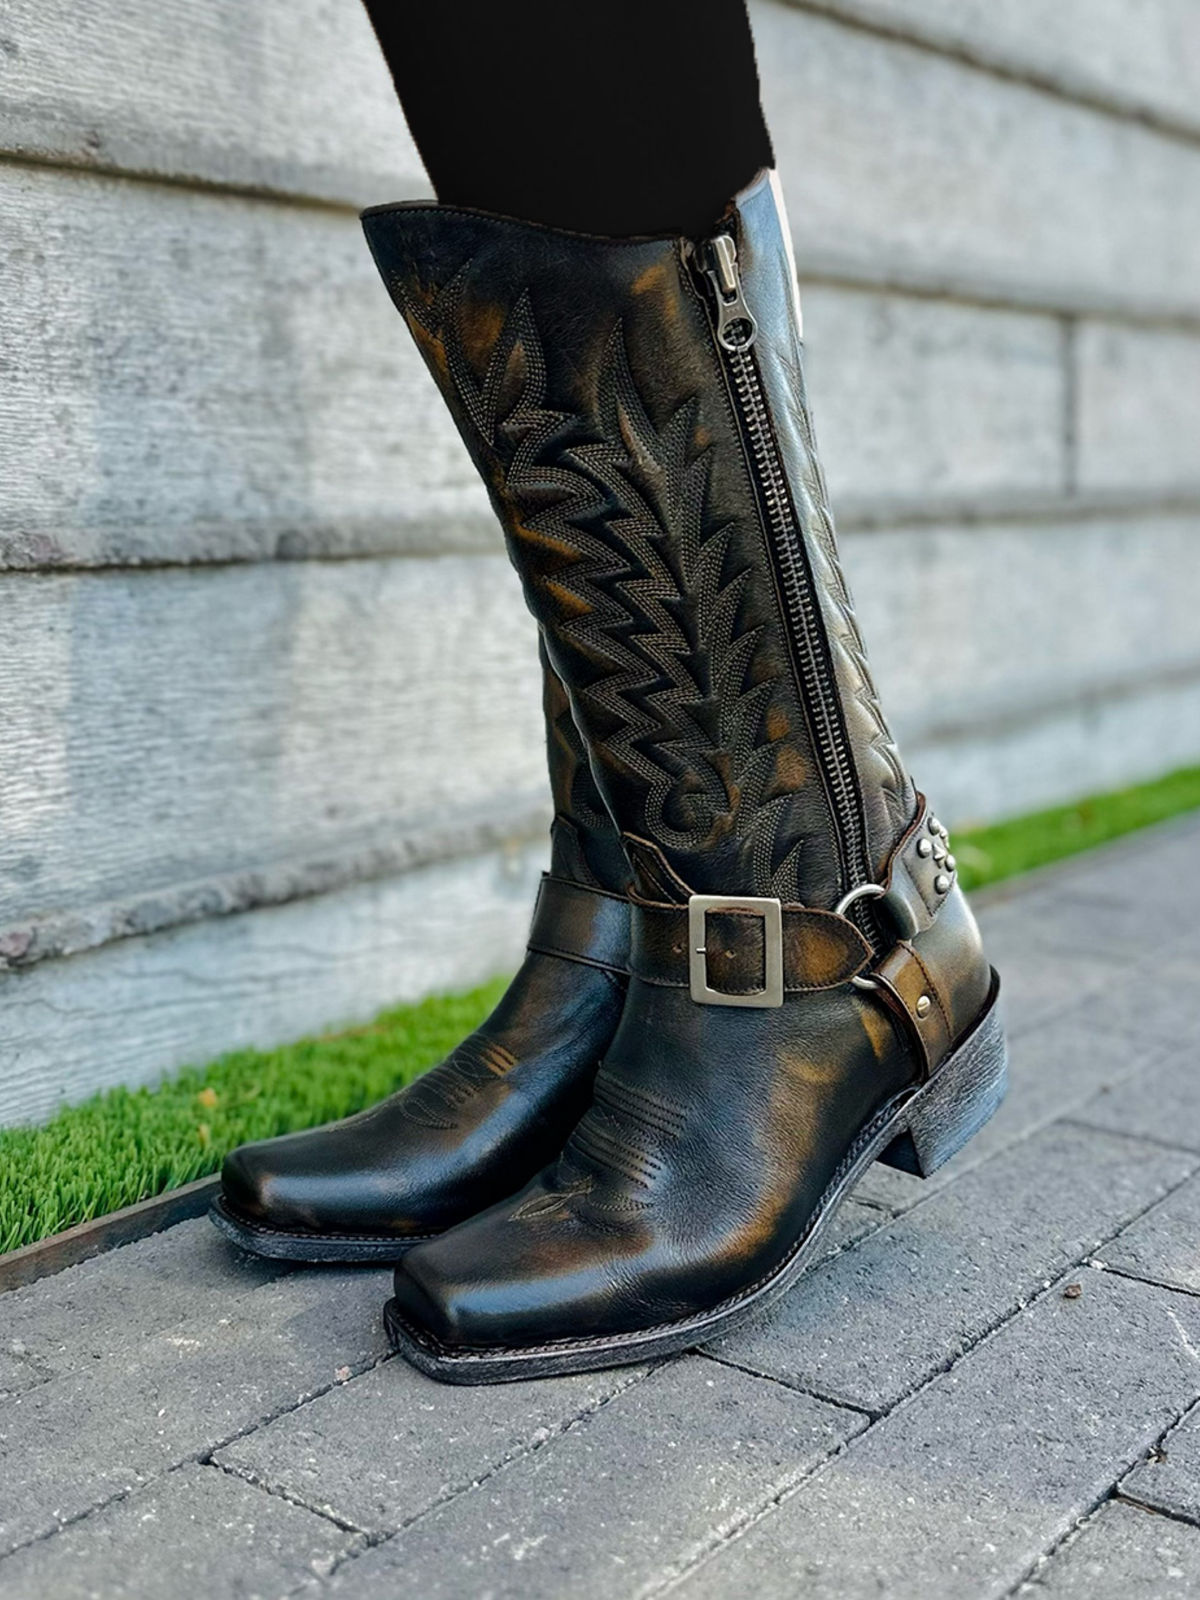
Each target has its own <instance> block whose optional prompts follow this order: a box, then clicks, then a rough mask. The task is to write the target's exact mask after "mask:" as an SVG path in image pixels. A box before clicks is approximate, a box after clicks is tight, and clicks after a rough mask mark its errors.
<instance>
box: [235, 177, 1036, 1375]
mask: <svg viewBox="0 0 1200 1600" xmlns="http://www.w3.org/2000/svg"><path fill="white" fill-rule="evenodd" d="M364 223H365V227H366V231H367V237H368V240H369V242H370V245H371V249H372V251H373V253H374V255H375V259H376V262H377V264H378V265H379V268H380V270H381V272H382V274H383V277H384V279H385V282H386V283H387V286H388V289H389V290H390V292H391V294H392V297H393V299H394V300H395V302H396V304H397V306H398V307H399V309H400V311H401V312H402V314H403V316H404V318H405V320H406V321H407V323H408V325H409V328H410V330H411V331H412V333H413V336H414V337H415V339H416V340H417V343H418V345H419V346H420V348H421V351H422V354H423V355H424V357H425V359H426V361H427V363H428V365H429V367H430V369H431V371H432V372H433V375H434V377H435V379H436V381H437V383H438V385H439V387H440V388H441V390H442V392H443V394H444V395H445V397H446V399H447V401H448V403H449V405H450V408H451V410H452V412H453V414H454V417H455V420H456V421H457V423H458V426H459V428H460V430H461V432H462V434H463V437H464V438H465V440H466V442H467V445H468V447H469V448H470V450H471V453H472V455H473V457H474V460H475V462H476V464H477V466H478V468H479V470H480V472H481V473H482V475H483V477H484V480H485V481H486V483H487V485H488V487H489V490H490V492H491V496H492V499H493V502H494V504H495V506H496V509H497V511H498V513H499V515H500V517H501V520H502V522H503V524H504V527H505V531H506V535H507V539H508V544H509V550H510V553H511V555H512V559H513V561H514V563H515V565H516V567H517V569H518V571H519V573H520V575H521V578H522V581H523V583H524V587H525V592H526V597H527V600H528V603H529V605H530V607H531V609H532V610H533V613H534V615H535V617H536V618H537V621H538V623H539V625H540V629H541V636H542V641H543V648H544V652H545V659H546V707H547V718H548V724H549V743H550V752H551V778H552V784H553V789H554V796H555V803H556V811H557V817H556V820H555V823H554V832H553V859H552V865H551V869H550V872H549V874H548V875H547V876H546V878H545V879H544V881H543V884H542V888H541V893H540V896H539V900H538V905H537V910H536V912H535V915H534V921H533V930H532V934H531V937H530V942H529V952H528V954H527V956H526V958H525V962H524V965H523V966H522V968H521V970H520V972H519V973H518V975H517V977H516V979H515V980H514V982H513V985H512V987H511V988H510V989H509V991H508V993H507V994H506V995H505V997H504V999H503V1000H502V1001H501V1002H500V1005H499V1006H498V1008H497V1009H496V1011H495V1012H494V1013H493V1014H492V1016H491V1017H490V1018H489V1019H488V1020H487V1021H486V1022H485V1023H484V1024H483V1026H482V1027H481V1028H480V1029H479V1030H478V1031H477V1032H476V1033H475V1034H473V1035H472V1036H471V1037H470V1038H469V1039H467V1040H466V1041H465V1042H464V1043H463V1044H462V1045H460V1046H459V1047H458V1049H457V1050H455V1051H454V1053H453V1054H452V1055H451V1056H450V1058H449V1059H448V1060H447V1061H445V1062H443V1063H442V1064H441V1065H440V1066H438V1067H436V1068H434V1069H433V1071H431V1072H430V1073H428V1074H427V1075H426V1076H425V1077H423V1078H422V1079H420V1080H419V1081H418V1082H416V1083H415V1084H413V1085H412V1086H410V1087H409V1088H407V1089H405V1090H403V1091H402V1092H401V1093H399V1094H397V1095H395V1096H393V1097H392V1098H391V1099H390V1100H388V1101H385V1102H384V1103H383V1104H382V1105H380V1106H377V1107H375V1108H374V1109H373V1110H370V1111H367V1112H365V1113H363V1114H362V1115H360V1116H357V1117H353V1118H350V1119H349V1120H348V1121H345V1122H342V1123H338V1124H335V1125H333V1126H331V1127H329V1128H325V1129H318V1130H316V1131H314V1132H311V1133H304V1134H299V1135H295V1136H291V1137H287V1138H283V1139H275V1140H271V1141H269V1142H267V1143H264V1144H258V1145H251V1146H247V1147H245V1148H243V1149H241V1150H239V1151H237V1152H235V1153H234V1154H233V1155H232V1156H231V1157H230V1158H229V1160H228V1162H227V1163H226V1167H225V1174H224V1198H223V1200H222V1201H221V1202H219V1205H218V1209H217V1212H216V1218H217V1221H218V1224H219V1225H220V1226H221V1227H222V1228H223V1229H224V1230H225V1231H226V1232H227V1233H229V1234H230V1235H231V1236H232V1237H233V1238H234V1239H235V1240H236V1241H237V1242H238V1243H239V1244H242V1245H244V1246H245V1247H247V1248H249V1249H251V1250H255V1251H258V1252H260V1253H263V1254H267V1255H278V1256H286V1257H291V1258H296V1259H300V1260H315V1261H362V1260H375V1259H378V1260H394V1259H396V1258H397V1257H400V1256H402V1257H403V1259H402V1260H401V1263H400V1265H399V1266H398V1267H397V1270H396V1280H395V1298H394V1299H393V1300H392V1301H391V1302H390V1303H389V1306H388V1308H387V1321H388V1327H389V1330H390V1333H391V1337H392V1340H393V1342H394V1344H395V1345H396V1347H397V1348H398V1349H399V1350H400V1351H401V1352H402V1353H403V1354H404V1355H405V1356H407V1357H408V1358H409V1360H411V1361H412V1362H413V1363H415V1365H417V1366H418V1367H420V1368H421V1369H422V1370H424V1371H426V1372H428V1373H430V1374H432V1375H433V1376H435V1377H437V1378H441V1379H445V1380H448V1381H450V1382H456V1383H478V1382H494V1381H499V1380H504V1379H511V1378H522V1377H534V1376H541V1375H547V1374H552V1373H566V1372H577V1371H581V1370H584V1369H587V1368H594V1367H602V1366H611V1365H615V1364H617V1363H621V1362H632V1361H642V1360H645V1359H647V1358H650V1357H655V1356H661V1355H665V1354H668V1353H670V1352H673V1351H676V1350H681V1349H685V1348H687V1347H689V1346H691V1345H695V1344H698V1343H701V1342H703V1341H705V1340H707V1339H709V1338H711V1337H713V1336H714V1335H716V1334H718V1333H724V1332H726V1331H728V1330H729V1329H730V1328H731V1327H732V1326H733V1325H734V1324H735V1323H736V1322H737V1321H739V1320H741V1319H742V1318H743V1317H746V1316H748V1315H749V1314H751V1313H752V1312H754V1311H756V1310H757V1309H760V1308H761V1307H763V1306H764V1305H766V1304H768V1303H769V1302H770V1301H771V1300H772V1299H773V1298H775V1297H776V1296H777V1295H779V1294H781V1293H782V1292H783V1291H784V1290H785V1289H786V1288H788V1287H789V1286H790V1285H791V1284H792V1283H793V1282H794V1281H795V1279H796V1278H797V1277H798V1276H799V1274H800V1273H801V1272H802V1271H803V1269H804V1267H805V1265H806V1264H807V1263H808V1262H809V1261H810V1260H811V1259H812V1256H813V1253H814V1250H815V1249H816V1246H817V1243H818V1240H819V1238H820V1235H821V1234H822V1232H823V1230H824V1228H825V1227H826V1226H827V1224H828V1222H829V1219H830V1217H831V1216H832V1215H833V1213H834V1211H835V1210H836V1208H837V1206H838V1205H839V1203H840V1202H841V1201H842V1200H843V1199H844V1198H845V1197H846V1195H847V1194H848V1193H849V1191H850V1190H851V1189H852V1187H853V1186H854V1184H855V1183H856V1181H857V1180H858V1178H859V1177H860V1176H861V1175H862V1173H863V1172H864V1171H865V1169H866V1168H867V1167H868V1166H869V1164H870V1163H871V1162H872V1161H875V1160H883V1161H886V1162H888V1163H890V1164H891V1165H894V1166H899V1167H902V1168H904V1169H905V1170H907V1171H910V1172H916V1173H921V1174H928V1173H930V1172H932V1171H933V1170H934V1169H935V1168H936V1167H937V1166H939V1165H940V1164H941V1163H942V1162H943V1161H945V1160H946V1159H947V1157H948V1156H950V1155H951V1154H952V1153H953V1152H954V1151H955V1150H956V1149H958V1148H959V1147H960V1146H961V1145H962V1144H963V1143H964V1142H965V1141H966V1140H967V1139H968V1138H969V1137H970V1136H971V1134H972V1133H973V1132H974V1131H975V1130H976V1129H977V1128H978V1127H979V1126H980V1124H981V1123H982V1122H983V1121H984V1120H985V1119H986V1118H987V1117H988V1116H989V1115H990V1114H991V1112H992V1111H993V1110H994V1109H995V1107H996V1105H997V1104H998V1103H999V1100H1000V1098H1001V1096H1002V1095H1003V1092H1004V1084H1005V1049H1004V1040H1003V1034H1002V1031H1001V1027H1000V1023H999V1020H998V1016H997V1012H996V991H997V981H996V978H995V975H994V973H993V972H992V971H991V969H990V968H989V966H988V964H987V962H986V961H985V959H984V956H983V953H982V949H981V946H980V942H979V935H978V930H977V928H976V926H975V923H974V920H973V918H972V916H971V913H970V911H969V909H968V907H967V904H966V901H965V899H964V898H963V895H962V893H961V891H960V890H959V888H958V887H957V884H956V881H955V863H954V857H953V855H952V854H951V853H950V849H949V842H948V839H947V836H946V830H945V829H944V828H943V827H942V826H941V824H940V823H939V822H938V821H937V820H936V818H935V817H933V816H932V815H931V814H930V812H929V810H928V808H927V805H926V803H925V801H924V799H923V798H922V797H921V796H920V795H919V794H918V793H917V792H916V791H915V790H914V788H913V785H912V783H911V781H910V779H909V777H908V774H907V771H906V769H905V768H904V766H903V765H902V764H901V762H900V758H899V755H898V753H897V750H896V747H895V744H894V742H893V740H892V737H891V734H890V733H889V731H888V727H887V724H886V722H885V720H884V717H883V713H882V711H881V709H880V706H879V703H878V699H877V696H876V692H875V689H874V686H873V684H872V681H871V677H870V673H869V670H868V667H867V662H866V657H865V654H864V649H863V644H862V640H861V636H860V634H859V630H858V626H857V623H856V621H855V616H854V612H853V609H852V605H851V601H850V597H849V594H848V591H847V588H846V583H845V580H844V578H843V575H842V571H841V568H840V566H839V563H838V557H837V551H836V548H835V544H834V535H833V526H832V522H831V519H830V514H829V510H828V507H827V502H826V495H825V489H824V485H823V482H822V478H821V474H820V469H819V467H818V464H817V459H816V455H815V452H814V446H813V436H812V428H811V422H810V418H809V413H808V409H807V404H806V400H805V394H804V387H803V379H802V374H801V336H800V320H799V306H798V302H797V299H796V291H795V273H794V265H793V262H792V259H791V251H790V245H789V234H788V230H787V226H786V222H785V220H784V218H783V215H782V208H781V205H780V202H779V198H778V192H777V188H776V185H775V182H774V179H773V176H772V175H771V174H768V173H763V174H761V175H760V176H759V178H758V179H757V180H756V181H755V182H754V183H753V184H752V185H751V186H750V187H749V188H748V189H746V190H745V191H743V192H742V193H741V194H740V195H738V196H737V197H736V199H735V200H734V201H732V202H731V203H730V205H729V207H728V208H727V210H726V213H725V215H724V216H723V217H722V218H721V219H720V221H719V222H718V223H717V224H716V225H715V226H714V229H713V232H712V236H711V237H710V238H708V239H705V240H702V241H691V240H686V239H681V238H639V239H630V240H612V239H600V238H590V237H586V236H581V235H573V234H567V233H563V232H559V231H556V230H553V229H548V228H543V227H537V226H531V225H526V224H523V223H519V222H513V221H509V220H506V219H503V218H498V217H493V216H489V215H486V214H483V213H477V212H470V211H465V210H455V209H453V208H448V207H437V206H427V205H399V206H388V207H382V208H378V209H376V210H373V211H370V212H368V213H367V214H366V216H365V218H364Z"/></svg>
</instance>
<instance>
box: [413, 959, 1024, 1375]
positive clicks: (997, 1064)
mask: <svg viewBox="0 0 1200 1600" xmlns="http://www.w3.org/2000/svg"><path fill="white" fill-rule="evenodd" d="M999 987H1000V981H999V978H998V977H997V976H996V974H995V973H994V972H993V974H992V991H991V994H990V996H989V998H988V1003H987V1005H986V1006H985V1008H984V1010H983V1013H982V1015H981V1016H980V1018H979V1021H978V1022H977V1023H976V1024H975V1026H974V1028H973V1029H972V1031H971V1032H970V1033H969V1034H968V1035H967V1036H966V1038H965V1039H964V1040H963V1041H962V1043H961V1044H960V1045H959V1046H958V1048H957V1049H956V1050H955V1051H954V1052H953V1053H952V1054H951V1055H950V1056H948V1057H947V1059H946V1060H945V1061H944V1062H943V1063H942V1065H941V1066H940V1067H939V1068H938V1070H937V1071H936V1072H935V1073H934V1075H933V1076H932V1077H931V1078H930V1080H929V1081H928V1083H925V1084H922V1085H921V1087H920V1088H919V1089H917V1090H915V1091H905V1093H904V1094H903V1095H902V1096H898V1097H897V1098H896V1099H895V1100H892V1101H890V1102H889V1104H888V1105H886V1106H885V1107H884V1108H883V1110H882V1111H880V1112H879V1113H878V1114H877V1115H876V1116H875V1117H874V1118H873V1119H872V1120H871V1122H869V1123H868V1124H867V1126H866V1127H865V1128H864V1129H863V1130H862V1132H861V1133H860V1134H859V1136H858V1138H857V1139H856V1140H855V1142H854V1144H853V1145H852V1146H851V1147H850V1149H849V1151H848V1152H847V1154H846V1156H845V1159H844V1160H843V1161H842V1164H841V1166H840V1167H839V1168H838V1171H837V1172H836V1173H835V1175H834V1177H833V1179H832V1180H831V1182H830V1184H829V1186H828V1188H827V1189H826V1191H825V1193H824V1195H823V1196H822V1198H821V1202H820V1204H819V1205H818V1207H817V1209H816V1211H815V1212H814V1213H813V1216H812V1218H811V1219H810V1221H809V1224H808V1227H807V1228H806V1229H805V1231H804V1234H803V1235H802V1237H801V1238H800V1239H799V1240H798V1242H797V1244H796V1245H795V1247H794V1248H793V1249H792V1251H791V1253H790V1254H789V1255H788V1257H787V1258H786V1259H785V1261H784V1262H783V1263H782V1265H780V1266H779V1267H777V1268H775V1270H774V1271H773V1272H772V1273H771V1274H770V1275H769V1276H768V1277H766V1278H763V1279H760V1281H759V1282H758V1283H756V1284H754V1285H752V1286H751V1287H750V1288H748V1289H743V1290H741V1291H739V1292H738V1294H736V1295H734V1296H732V1297H731V1298H730V1299H727V1300H724V1301H722V1302H721V1304H720V1305H717V1306H714V1307H712V1309H711V1310H708V1311H704V1312H699V1313H696V1314H694V1315H692V1316H690V1317H685V1318H683V1319H681V1320H680V1321H678V1322H672V1323H660V1324H659V1325H658V1326H657V1327H653V1328H645V1329H639V1330H636V1331H635V1332H632V1333H618V1334H611V1335H609V1336H607V1337H605V1338H597V1339H563V1340H556V1341H554V1342H553V1343H548V1344H541V1345H536V1346H526V1347H521V1346H514V1347H507V1348H496V1349H482V1348H478V1347H470V1348H467V1347H460V1348H453V1347H449V1346H445V1345H442V1344H440V1343H439V1342H438V1341H437V1340H436V1339H434V1338H433V1336H432V1335H431V1334H429V1333H427V1332H425V1331H424V1330H423V1329H417V1328H414V1327H413V1326H412V1325H411V1324H410V1323H408V1322H406V1321H405V1319H404V1317H403V1316H402V1314H401V1313H400V1311H399V1309H398V1308H397V1304H396V1302H395V1301H394V1300H389V1301H388V1303H387V1305H386V1306H385V1307H384V1322H385V1325H386V1328H387V1332H388V1337H389V1338H390V1339H391V1342H392V1347H393V1349H395V1350H396V1351H397V1352H398V1353H399V1354H400V1355H402V1356H404V1357H405V1359H406V1360H407V1361H409V1362H410V1363H411V1364H412V1365H413V1366H414V1367H416V1368H417V1369H418V1370H419V1371H421V1372H424V1373H426V1374H427V1375H428V1376H429V1377H431V1378H436V1379H437V1380H438V1381H439V1382H442V1383H458V1384H476V1383H513V1382H517V1381H520V1380H523V1379H529V1378H552V1377H564V1376H566V1375H568V1374H570V1373H577V1372H592V1371H596V1370H598V1369H601V1368H605V1367H618V1366H627V1365H630V1364H632V1363H635V1362H641V1361H654V1360H660V1359H662V1357H664V1356H670V1355H677V1354H678V1353H679V1352H680V1351H683V1350H690V1349H693V1348H694V1347H695V1346H697V1345H700V1344H707V1343H708V1342H709V1341H710V1340H712V1339H714V1338H716V1337H718V1336H723V1335H725V1334H728V1333H730V1332H732V1331H733V1330H734V1329H735V1328H736V1327H739V1326H740V1325H741V1324H742V1323H743V1322H746V1321H748V1320H749V1319H750V1318H751V1317H752V1316H756V1315H758V1314H759V1313H760V1312H762V1311H763V1310H764V1309H765V1308H766V1307H767V1306H769V1305H771V1304H772V1303H773V1302H774V1301H775V1300H777V1299H779V1298H780V1296H781V1295H784V1294H786V1293H787V1291H788V1290H789V1289H790V1288H791V1287H792V1286H793V1284H795V1282H796V1281H797V1279H799V1278H800V1277H801V1276H802V1275H803V1273H804V1272H805V1270H806V1268H808V1267H809V1266H810V1265H811V1264H812V1261H813V1257H814V1255H815V1254H816V1251H817V1248H818V1246H819V1245H820V1243H821V1239H822V1237H823V1235H824V1233H825V1230H826V1229H827V1228H828V1226H829V1224H830V1222H831V1221H832V1220H833V1217H834V1215H835V1214H836V1212H837V1210H838V1207H839V1206H840V1205H841V1204H842V1202H843V1201H844V1200H846V1199H847V1198H848V1196H849V1194H850V1192H851V1190H852V1189H853V1188H854V1186H855V1184H857V1183H858V1181H859V1179H860V1178H861V1177H862V1176H863V1174H864V1173H865V1172H866V1170H867V1168H868V1167H869V1166H870V1165H871V1163H872V1162H873V1161H883V1162H886V1163H887V1164H888V1165H889V1166H894V1167H899V1168H900V1169H901V1170H903V1171H906V1172H915V1173H916V1174H917V1175H918V1176H920V1177H925V1178H927V1177H929V1176H930V1175H931V1174H932V1173H934V1172H936V1171H937V1169H938V1168H939V1167H940V1166H942V1165H943V1163H944V1162H946V1161H948V1160H949V1159H950V1157H951V1156H952V1155H954V1154H955V1152H956V1151H958V1150H961V1149H962V1147H963V1146H964V1145H965V1144H966V1143H967V1141H968V1140H969V1139H971V1138H972V1136H973V1135H974V1134H976V1133H978V1131H979V1129H980V1128H981V1127H982V1126H983V1125H984V1123H985V1122H986V1121H987V1120H988V1118H989V1117H990V1116H991V1115H992V1113H993V1112H994V1111H995V1110H996V1108H997V1107H998V1106H999V1104H1000V1102H1001V1101H1002V1100H1003V1099H1004V1095H1005V1092H1006V1090H1007V1087H1008V1050H1007V1046H1006V1044H1005V1040H1004V1029H1003V1027H1002V1026H1001V1023H1000V1018H999V1015H998V1012H997V1007H996V1000H997V996H998V994H999Z"/></svg>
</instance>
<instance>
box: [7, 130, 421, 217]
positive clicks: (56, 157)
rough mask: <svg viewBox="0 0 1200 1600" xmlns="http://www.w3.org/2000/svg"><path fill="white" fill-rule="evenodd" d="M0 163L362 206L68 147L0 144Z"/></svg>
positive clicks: (308, 207) (346, 210) (348, 208)
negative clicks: (102, 157) (105, 157)
mask: <svg viewBox="0 0 1200 1600" xmlns="http://www.w3.org/2000/svg"><path fill="white" fill-rule="evenodd" d="M0 167H15V168H17V169H32V170H34V171H43V172H65V173H70V174H71V176H73V177H78V176H82V177H94V178H112V179H116V180H118V181H119V182H123V183H136V184H141V185H149V186H153V187H155V188H165V189H182V190H185V191H188V192H191V193H196V194H202V195H216V196H221V197H227V198H230V199H235V200H256V201H259V202H263V201H265V202H267V203H268V204H271V205H279V206H284V207H286V208H288V209H289V210H301V211H320V212H332V213H334V214H335V215H339V216H345V217H352V218H354V220H355V221H357V219H358V216H359V213H360V212H361V210H362V207H361V206H360V205H358V204H357V203H356V202H355V201H353V200H348V199H340V200H339V199H336V198H335V197H334V196H332V195H319V194H309V193H306V192H305V191H303V190H300V189H284V188H280V187H279V186H278V185H276V184H271V183H269V182H266V181H260V182H257V183H256V182H254V181H253V180H251V179H246V180H243V181H238V180H237V179H234V178H214V177H210V176H207V175H205V174H204V173H191V172H189V173H182V172H180V173H174V172H156V171H154V170H152V169H151V168H148V167H130V166H123V165H122V164H121V163H120V162H117V161H99V160H95V159H93V158H91V157H87V156H72V155H71V154H70V152H69V151H65V150H63V151H54V150H13V149H3V148H0ZM399 198H400V199H404V200H423V199H428V198H429V196H428V194H427V193H426V192H423V191H422V192H419V193H416V194H404V195H401V196H399Z"/></svg>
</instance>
